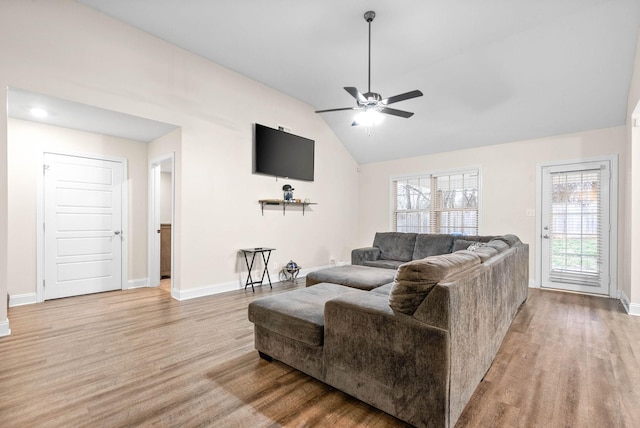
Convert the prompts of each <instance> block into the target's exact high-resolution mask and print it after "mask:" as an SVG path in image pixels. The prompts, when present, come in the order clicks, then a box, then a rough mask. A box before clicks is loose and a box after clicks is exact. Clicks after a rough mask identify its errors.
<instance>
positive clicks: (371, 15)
mask: <svg viewBox="0 0 640 428" xmlns="http://www.w3.org/2000/svg"><path fill="white" fill-rule="evenodd" d="M375 17H376V13H375V12H374V11H372V10H369V11H367V12H365V13H364V20H365V21H367V22H368V23H369V67H368V68H369V87H368V88H367V92H369V93H371V22H372V21H373V18H375Z"/></svg>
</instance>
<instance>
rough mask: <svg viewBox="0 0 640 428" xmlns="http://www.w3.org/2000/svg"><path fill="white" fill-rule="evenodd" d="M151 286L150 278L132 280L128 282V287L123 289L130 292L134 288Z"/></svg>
mask: <svg viewBox="0 0 640 428" xmlns="http://www.w3.org/2000/svg"><path fill="white" fill-rule="evenodd" d="M148 286H149V278H140V279H130V280H129V281H127V285H126V286H125V287H123V288H122V289H123V290H130V289H132V288H143V287H148Z"/></svg>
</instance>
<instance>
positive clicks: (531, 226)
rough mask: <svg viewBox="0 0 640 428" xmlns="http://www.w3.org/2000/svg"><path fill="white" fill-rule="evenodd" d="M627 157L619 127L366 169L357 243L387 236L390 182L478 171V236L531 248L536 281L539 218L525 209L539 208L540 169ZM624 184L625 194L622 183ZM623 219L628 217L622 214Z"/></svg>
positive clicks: (365, 242) (403, 161)
mask: <svg viewBox="0 0 640 428" xmlns="http://www.w3.org/2000/svg"><path fill="white" fill-rule="evenodd" d="M624 154H625V129H624V127H616V128H609V129H602V130H598V131H592V132H582V133H577V134H570V135H561V136H555V137H549V138H542V139H537V140H530V141H520V142H514V143H508V144H498V145H494V146H488V147H481V148H475V149H469V150H460V151H455V152H448V153H441V154H436V155H431V156H421V157H414V158H408V159H400V160H395V161H390V162H381V163H375V164H368V165H363V166H361V172H360V187H359V195H360V210H361V212H363V213H367V215H364V216H362V218H361V221H360V226H359V228H358V243H359V244H360V245H363V246H364V245H367V246H368V245H371V242H372V241H373V235H374V233H375V232H376V231H385V230H389V227H390V208H389V207H390V177H391V176H393V175H401V174H412V173H420V172H432V171H440V170H447V169H465V168H468V167H471V166H480V167H481V169H482V194H481V204H482V209H481V213H480V215H481V224H480V234H483V235H498V234H505V233H513V234H516V235H518V236H519V237H520V239H521V240H522V241H523V242H525V243H528V244H529V245H530V247H529V252H530V253H529V254H530V264H529V265H530V271H529V274H530V277H531V279H533V280H534V281H537V279H538V275H537V273H536V272H535V254H536V251H537V248H536V245H535V243H536V236H535V231H536V217H528V216H526V211H527V209H535V208H536V171H537V164H538V163H540V162H553V161H559V160H575V159H583V158H590V157H596V156H604V155H619V156H620V164H621V165H624ZM621 175H622V174H621ZM621 183H622V184H621V190H623V191H624V183H623V181H622V180H621ZM622 194H624V193H622ZM620 214H621V215H623V216H624V212H623V211H621V213H620Z"/></svg>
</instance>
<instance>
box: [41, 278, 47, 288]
mask: <svg viewBox="0 0 640 428" xmlns="http://www.w3.org/2000/svg"><path fill="white" fill-rule="evenodd" d="M46 283H47V281H45V280H44V279H43V280H42V288H44V286H45V284H46Z"/></svg>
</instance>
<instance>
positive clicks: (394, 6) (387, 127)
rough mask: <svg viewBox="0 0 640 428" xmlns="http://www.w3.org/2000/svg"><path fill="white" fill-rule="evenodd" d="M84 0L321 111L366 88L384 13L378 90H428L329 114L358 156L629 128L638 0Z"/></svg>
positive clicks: (346, 103)
mask: <svg viewBox="0 0 640 428" xmlns="http://www.w3.org/2000/svg"><path fill="white" fill-rule="evenodd" d="M78 1H79V2H80V3H84V4H86V5H88V6H90V7H94V8H96V9H98V10H100V11H103V12H104V13H106V14H108V15H111V16H113V17H114V18H116V19H119V20H121V21H124V22H126V23H128V24H130V25H133V26H135V27H138V28H140V29H142V30H144V31H146V32H149V33H151V34H153V35H155V36H157V37H159V38H161V39H164V40H166V41H168V42H170V43H173V44H175V45H178V46H180V47H182V48H184V49H187V50H189V51H192V52H194V53H196V54H198V55H201V56H203V57H205V58H208V59H210V60H211V61H214V62H216V63H218V64H221V65H223V66H225V67H228V68H230V69H232V70H235V71H237V72H239V73H241V74H243V75H246V76H248V77H251V78H253V79H255V80H257V81H260V82H262V83H264V84H266V85H268V86H270V87H272V88H275V89H278V90H279V91H281V92H284V93H286V94H288V95H290V96H292V97H295V98H297V99H300V100H302V101H304V102H306V103H308V104H310V105H312V106H314V107H315V108H316V109H326V108H335V107H351V106H355V100H354V99H353V98H352V97H351V96H350V95H349V94H348V93H347V92H346V91H345V90H344V89H343V87H345V86H355V87H357V88H358V89H360V91H361V92H365V91H366V90H367V43H368V32H367V31H368V29H367V23H366V22H365V20H364V18H363V14H364V12H365V11H367V10H374V11H375V12H376V15H377V16H376V18H375V20H374V21H373V23H372V51H371V56H372V58H371V68H372V69H371V89H372V91H373V92H379V93H380V94H382V96H383V97H388V96H391V95H395V94H398V93H403V92H407V91H410V90H414V89H419V90H421V91H422V92H423V93H424V96H423V97H420V98H415V99H412V100H408V101H403V102H401V103H397V104H394V107H397V108H399V109H403V110H408V111H412V112H415V115H414V116H413V117H411V118H409V119H404V118H399V117H393V116H388V117H386V119H385V121H384V122H383V123H382V124H381V125H378V126H376V127H374V128H372V129H370V130H368V131H367V130H366V129H363V128H362V127H352V126H351V123H352V120H353V112H351V111H342V112H332V113H324V114H323V115H322V116H323V119H324V120H325V121H326V122H327V124H328V125H329V126H330V127H331V128H332V129H333V131H334V132H335V134H336V135H337V136H338V138H340V140H341V141H342V142H343V143H344V145H345V146H346V147H347V149H348V150H349V151H350V153H351V154H352V155H353V157H354V158H355V159H356V161H358V162H360V163H369V162H377V161H384V160H390V159H396V158H403V157H409V156H416V155H423V154H431V153H437V152H443V151H451V150H458V149H465V148H471V147H478V146H483V145H491V144H498V143H505V142H511V141H520V140H526V139H533V138H539V137H545V136H550V135H559V134H565V133H571V132H578V131H586V130H591V129H599V128H606V127H612V126H620V125H623V124H624V123H625V115H626V106H627V97H628V93H629V85H630V79H631V74H632V66H633V60H634V56H635V54H636V53H635V47H636V41H637V35H638V27H639V26H640V0H539V1H528V2H523V1H517V0H483V1H472V0H461V1H451V0H432V1H424V0H403V1H397V2H390V1H384V0H349V1H345V0H323V1H300V0H242V1H238V0H215V1H209V0H188V1H185V0H163V1H157V0H78ZM294 132H295V129H294ZM308 137H309V138H313V136H308Z"/></svg>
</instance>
